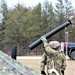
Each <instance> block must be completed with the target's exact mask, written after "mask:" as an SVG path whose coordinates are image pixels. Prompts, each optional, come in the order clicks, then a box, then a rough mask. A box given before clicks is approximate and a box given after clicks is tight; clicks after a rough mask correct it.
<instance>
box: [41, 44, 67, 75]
mask: <svg viewBox="0 0 75 75" xmlns="http://www.w3.org/2000/svg"><path fill="white" fill-rule="evenodd" d="M44 50H45V53H44V54H43V56H42V59H41V66H40V68H41V71H42V70H45V65H47V70H48V69H51V68H52V67H53V64H52V60H53V61H54V67H55V69H56V70H57V71H58V72H59V73H60V70H63V71H64V70H65V68H66V57H65V55H64V53H63V52H60V51H55V50H53V49H52V48H51V47H50V46H49V44H48V43H46V44H44ZM60 75H61V74H60Z"/></svg>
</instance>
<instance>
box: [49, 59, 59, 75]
mask: <svg viewBox="0 0 75 75" xmlns="http://www.w3.org/2000/svg"><path fill="white" fill-rule="evenodd" d="M51 65H52V67H53V68H52V69H49V70H48V73H53V72H54V73H55V74H56V75H60V74H59V72H58V71H57V70H56V69H55V68H54V61H53V60H52V62H51Z"/></svg>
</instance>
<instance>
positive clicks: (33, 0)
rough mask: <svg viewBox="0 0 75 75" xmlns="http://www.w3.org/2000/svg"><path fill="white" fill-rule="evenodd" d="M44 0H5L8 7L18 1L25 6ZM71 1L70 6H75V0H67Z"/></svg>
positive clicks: (52, 0)
mask: <svg viewBox="0 0 75 75" xmlns="http://www.w3.org/2000/svg"><path fill="white" fill-rule="evenodd" d="M44 1H45V0H6V2H7V4H8V7H13V6H15V5H16V4H17V3H18V2H19V3H21V4H24V5H25V6H27V7H28V6H31V7H32V6H35V5H36V4H38V3H39V2H41V3H43V2H44ZM48 1H49V2H52V3H53V4H55V3H56V2H57V0H48ZM69 1H71V2H72V6H73V7H74V8H75V0H69Z"/></svg>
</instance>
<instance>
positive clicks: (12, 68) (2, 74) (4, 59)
mask: <svg viewBox="0 0 75 75" xmlns="http://www.w3.org/2000/svg"><path fill="white" fill-rule="evenodd" d="M0 65H1V67H0V75H40V74H39V73H37V72H35V71H34V70H32V69H30V68H29V67H27V66H24V65H22V64H21V63H20V62H17V61H16V60H14V59H13V58H11V57H10V56H8V55H7V54H6V53H4V52H2V51H0Z"/></svg>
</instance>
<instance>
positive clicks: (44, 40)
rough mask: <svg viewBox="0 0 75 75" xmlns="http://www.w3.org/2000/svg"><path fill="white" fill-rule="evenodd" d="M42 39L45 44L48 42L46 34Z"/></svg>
mask: <svg viewBox="0 0 75 75" xmlns="http://www.w3.org/2000/svg"><path fill="white" fill-rule="evenodd" d="M41 40H42V42H43V43H44V44H45V43H47V39H46V37H45V36H42V37H41Z"/></svg>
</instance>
